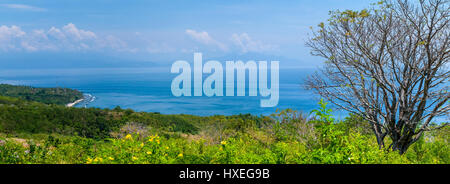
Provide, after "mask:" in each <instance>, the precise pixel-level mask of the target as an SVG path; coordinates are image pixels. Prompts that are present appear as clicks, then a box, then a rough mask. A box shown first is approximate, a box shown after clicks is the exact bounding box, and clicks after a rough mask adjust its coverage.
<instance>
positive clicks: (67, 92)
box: [0, 84, 83, 105]
mask: <svg viewBox="0 0 450 184" xmlns="http://www.w3.org/2000/svg"><path fill="white" fill-rule="evenodd" d="M0 96H9V97H16V98H21V99H24V100H31V101H36V102H41V103H45V104H59V105H65V104H68V103H71V102H74V101H75V100H78V99H81V98H83V94H82V93H81V92H79V91H78V90H73V89H69V88H34V87H30V86H13V85H9V84H0Z"/></svg>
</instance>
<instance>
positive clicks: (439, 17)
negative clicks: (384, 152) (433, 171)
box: [307, 0, 450, 154]
mask: <svg viewBox="0 0 450 184" xmlns="http://www.w3.org/2000/svg"><path fill="white" fill-rule="evenodd" d="M449 4H450V3H449V1H448V0H426V1H425V0H418V1H416V2H411V1H409V2H408V1H406V0H396V1H381V2H379V3H376V4H373V6H372V7H371V8H370V9H365V10H362V11H351V10H347V11H343V12H342V11H333V12H331V13H330V16H331V18H330V19H329V22H328V23H326V24H325V23H321V24H319V28H320V29H319V30H317V31H314V30H313V35H312V38H311V39H310V40H309V41H308V42H307V46H308V47H310V48H311V49H312V54H313V55H315V56H320V57H323V58H326V60H327V61H326V62H325V65H324V67H323V68H322V70H321V72H320V73H319V72H318V73H315V74H314V75H312V76H310V77H309V78H308V80H307V86H308V88H309V89H313V90H314V91H315V92H317V93H318V94H319V95H321V96H322V97H323V98H325V99H327V100H328V101H330V102H332V103H333V104H335V105H337V106H338V107H340V108H342V109H344V110H347V111H349V112H350V113H354V114H358V115H360V116H362V117H363V118H364V119H366V120H367V121H368V122H369V123H370V124H371V127H372V128H373V132H374V133H375V135H376V138H377V141H378V144H379V146H380V149H381V148H382V147H385V145H384V140H385V137H386V136H389V137H390V138H391V140H392V144H390V145H389V148H391V149H393V150H396V151H397V150H398V151H399V152H400V154H403V153H405V151H406V150H407V149H408V147H409V146H410V145H411V144H412V143H414V142H416V141H417V140H418V139H419V138H420V136H422V134H423V133H424V131H429V130H431V129H432V128H438V127H435V126H430V123H431V122H432V120H433V119H435V118H436V117H439V116H448V115H449V110H450V105H449V97H450V94H449V92H448V90H449V85H448V84H449V77H450V72H449V69H448V67H449V66H450V63H449V56H450V54H449V52H450V50H449V46H450V42H449V37H450V25H449V16H450V15H449V13H450V8H449ZM445 125H447V123H442V124H441V126H445Z"/></svg>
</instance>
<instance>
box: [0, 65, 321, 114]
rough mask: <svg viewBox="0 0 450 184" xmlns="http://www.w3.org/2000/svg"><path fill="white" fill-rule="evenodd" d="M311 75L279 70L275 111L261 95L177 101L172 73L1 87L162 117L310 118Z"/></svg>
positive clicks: (82, 75) (44, 76)
mask: <svg viewBox="0 0 450 184" xmlns="http://www.w3.org/2000/svg"><path fill="white" fill-rule="evenodd" d="M312 72H313V70H311V69H280V98H279V103H278V106H276V107H273V108H261V107H260V99H261V98H265V97H260V96H259V94H258V96H257V97H249V96H245V97H206V96H202V97H174V96H173V95H172V93H171V87H170V86H171V81H172V79H173V78H174V77H176V76H177V75H178V74H171V73H170V68H168V67H167V68H161V67H160V68H126V69H124V68H121V69H118V68H114V69H108V68H100V69H98V68H97V69H45V70H37V69H36V70H35V69H30V70H25V69H20V70H17V69H16V70H0V83H9V84H20V85H31V86H35V87H68V88H73V89H78V90H80V91H82V92H83V93H86V94H91V95H93V96H94V97H95V100H94V101H92V102H90V103H88V104H87V105H86V106H87V107H100V108H114V107H116V106H120V107H122V108H131V109H133V110H136V111H146V112H160V113H163V114H181V113H183V114H194V115H214V114H223V115H231V114H239V113H251V114H255V115H261V114H264V115H269V114H271V113H274V112H275V111H276V109H277V108H279V109H286V108H291V109H295V110H299V111H303V112H306V113H307V112H310V111H311V110H312V109H314V108H317V102H318V100H319V97H317V96H315V95H313V94H312V92H311V91H307V90H305V89H304V87H303V83H304V82H303V81H304V79H305V77H306V76H307V75H309V74H311V73H312ZM205 75H206V74H205ZM269 86H270V85H269ZM224 88H225V87H224ZM246 93H247V94H248V91H247V92H246ZM77 106H84V104H79V105H77Z"/></svg>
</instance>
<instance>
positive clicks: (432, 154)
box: [0, 88, 450, 164]
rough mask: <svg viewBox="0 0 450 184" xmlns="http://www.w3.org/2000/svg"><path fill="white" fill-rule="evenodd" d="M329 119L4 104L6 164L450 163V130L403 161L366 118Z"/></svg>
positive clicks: (1, 158) (0, 106) (1, 138)
mask: <svg viewBox="0 0 450 184" xmlns="http://www.w3.org/2000/svg"><path fill="white" fill-rule="evenodd" d="M32 89H33V88H32ZM43 98H44V99H52V97H43ZM317 112H322V113H317ZM328 112H330V111H329V110H328V109H326V106H325V105H323V104H322V107H320V108H318V110H317V111H316V117H315V118H307V117H306V116H305V114H303V113H300V112H296V111H293V110H289V109H288V110H283V111H279V112H274V114H273V115H272V116H252V115H235V116H221V115H217V116H209V117H200V116H193V115H163V114H159V113H149V112H135V111H133V110H130V109H121V108H120V107H116V108H115V109H99V108H68V107H65V106H63V105H57V104H45V103H41V102H34V101H29V100H24V99H23V98H14V97H5V96H0V163H77V164H78V163H89V164H95V163H153V164H159V163H169V164H171V163H187V164H207V163H223V164H250V163H251V164H263V163H264V164H285V163H289V164H291V163H292V164H294V163H295V164H305V163H307V164H311V163H331V164H336V163H339V164H352V163H420V164H423V163H440V164H449V163H450V154H449V148H448V142H449V137H448V133H449V131H450V129H449V128H448V127H444V128H442V129H439V130H436V131H432V132H427V134H425V136H423V137H422V139H421V140H420V141H418V142H416V143H414V144H413V145H412V146H411V148H410V149H409V150H408V151H407V152H406V153H405V154H403V155H400V154H398V153H397V152H393V151H390V150H389V149H388V148H383V149H378V145H377V142H376V139H375V136H374V135H373V134H372V130H371V129H370V127H369V126H367V123H366V122H364V121H363V120H362V119H361V118H359V117H357V116H353V115H352V116H350V117H347V118H346V119H345V120H343V121H336V120H333V119H332V118H331V116H330V114H329V113H328ZM386 144H387V145H389V141H387V142H386Z"/></svg>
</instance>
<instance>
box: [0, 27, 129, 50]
mask: <svg viewBox="0 0 450 184" xmlns="http://www.w3.org/2000/svg"><path fill="white" fill-rule="evenodd" d="M101 49H112V50H115V51H132V50H133V49H130V48H128V46H127V44H126V43H125V42H123V41H122V40H120V39H119V38H116V37H114V36H111V35H106V36H99V35H97V34H95V33H94V32H92V31H88V30H83V29H79V28H77V27H76V26H75V25H74V24H72V23H69V24H67V25H65V26H63V27H62V28H56V27H51V28H50V29H49V30H47V31H45V30H43V29H38V30H32V31H29V32H28V33H27V32H25V31H23V30H22V29H21V28H20V27H18V26H10V27H8V26H4V25H3V26H0V51H11V50H15V51H20V50H25V51H30V52H34V51H49V50H50V51H57V50H66V51H76V50H101Z"/></svg>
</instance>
